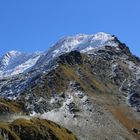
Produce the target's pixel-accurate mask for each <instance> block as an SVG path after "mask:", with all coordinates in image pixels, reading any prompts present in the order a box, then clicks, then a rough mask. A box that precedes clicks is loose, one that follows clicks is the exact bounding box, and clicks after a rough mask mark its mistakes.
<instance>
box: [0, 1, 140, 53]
mask: <svg viewBox="0 0 140 140" xmlns="http://www.w3.org/2000/svg"><path fill="white" fill-rule="evenodd" d="M139 7H140V0H0V55H2V54H4V53H5V52H7V51H9V50H19V51H26V52H33V51H37V50H39V51H44V50H47V49H48V47H50V46H51V45H52V44H53V43H55V42H56V41H57V40H58V39H59V38H61V37H63V36H67V35H75V34H79V33H87V34H94V33H97V32H101V31H102V32H107V33H110V34H115V35H116V36H117V37H118V38H119V39H120V40H121V41H122V42H125V43H126V44H127V45H128V46H129V47H130V49H131V50H132V52H133V53H134V54H136V55H138V56H140V46H139V44H140V43H139V40H140V8H139Z"/></svg>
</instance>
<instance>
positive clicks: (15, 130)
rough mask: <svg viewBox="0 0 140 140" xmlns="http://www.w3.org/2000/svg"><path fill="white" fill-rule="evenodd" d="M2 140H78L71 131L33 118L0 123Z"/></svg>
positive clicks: (0, 139) (0, 137) (0, 138)
mask: <svg viewBox="0 0 140 140" xmlns="http://www.w3.org/2000/svg"><path fill="white" fill-rule="evenodd" d="M0 140H77V138H76V137H75V136H74V135H73V134H72V132H70V131H69V130H67V129H65V128H63V127H60V126H59V125H57V124H55V123H53V122H51V121H47V120H43V119H37V118H33V119H31V120H26V119H17V120H15V121H13V122H11V123H5V122H4V123H0Z"/></svg>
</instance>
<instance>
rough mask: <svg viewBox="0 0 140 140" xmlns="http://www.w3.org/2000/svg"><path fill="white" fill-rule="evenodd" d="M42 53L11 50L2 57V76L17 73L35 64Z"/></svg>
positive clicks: (0, 73) (0, 67)
mask: <svg viewBox="0 0 140 140" xmlns="http://www.w3.org/2000/svg"><path fill="white" fill-rule="evenodd" d="M40 56H41V53H39V52H35V53H31V54H30V53H25V52H19V51H9V52H7V53H6V54H5V55H3V57H1V58H0V78H2V77H7V76H12V75H16V74H19V73H23V72H24V71H27V70H28V69H29V68H31V67H32V66H34V65H35V64H36V62H37V60H38V59H39V58H40Z"/></svg>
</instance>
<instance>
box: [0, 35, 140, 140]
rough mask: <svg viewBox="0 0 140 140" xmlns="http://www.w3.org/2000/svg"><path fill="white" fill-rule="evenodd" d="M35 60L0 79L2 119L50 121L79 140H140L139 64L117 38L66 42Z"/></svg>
mask: <svg viewBox="0 0 140 140" xmlns="http://www.w3.org/2000/svg"><path fill="white" fill-rule="evenodd" d="M34 57H35V61H33V58H34ZM34 57H31V58H32V59H31V62H32V61H33V63H32V65H30V66H28V67H26V70H25V71H24V72H20V73H18V74H17V73H16V74H11V75H8V76H1V78H0V96H1V98H2V99H1V101H0V111H1V113H2V114H4V115H7V114H13V115H15V114H17V115H19V113H20V115H21V114H24V115H28V116H30V117H32V116H33V117H39V118H43V119H49V120H51V121H54V122H56V123H58V124H61V125H62V126H64V127H66V128H67V129H69V130H71V131H72V132H73V133H74V134H76V136H77V137H78V139H80V140H94V139H95V140H112V139H113V140H129V139H131V140H136V139H140V134H139V130H140V117H139V116H140V113H139V112H140V88H139V87H140V59H139V58H138V57H136V56H134V55H133V54H132V53H131V52H130V50H129V48H128V47H127V46H126V45H125V44H123V43H121V42H120V41H119V40H118V39H117V37H115V36H112V35H109V34H106V33H97V34H95V35H84V34H82V35H81V34H80V35H76V36H72V37H66V38H63V39H61V40H59V41H58V42H57V43H56V44H55V45H54V46H53V47H51V48H50V50H49V51H47V52H45V53H41V54H39V55H38V54H36V55H35V56H34ZM12 59H13V58H12ZM28 60H29V59H28ZM28 60H27V61H28ZM27 61H26V62H27ZM26 62H25V63H26ZM14 63H15V62H14ZM6 64H7V63H6ZM20 65H23V64H21V63H20ZM11 66H13V64H12V63H11ZM7 67H9V66H8V65H7ZM16 67H19V65H18V64H17V63H16ZM1 69H3V70H4V67H1ZM2 75H3V74H2ZM10 106H12V109H11V108H10ZM20 115H19V116H20Z"/></svg>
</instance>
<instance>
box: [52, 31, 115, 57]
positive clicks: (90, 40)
mask: <svg viewBox="0 0 140 140" xmlns="http://www.w3.org/2000/svg"><path fill="white" fill-rule="evenodd" d="M104 46H113V47H116V46H118V42H116V41H115V37H114V36H113V35H110V34H107V33H104V32H99V33H97V34H92V35H88V34H77V35H75V36H68V37H64V38H62V39H60V40H59V41H58V42H57V43H56V44H55V45H53V46H52V47H51V48H50V50H49V53H51V55H52V56H53V57H56V56H59V55H61V54H63V53H66V52H70V51H73V50H77V51H80V52H88V51H90V50H93V49H95V48H99V47H104Z"/></svg>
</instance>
